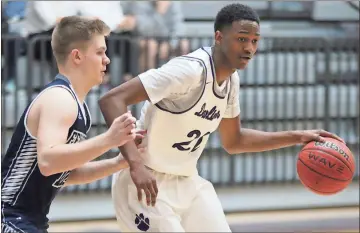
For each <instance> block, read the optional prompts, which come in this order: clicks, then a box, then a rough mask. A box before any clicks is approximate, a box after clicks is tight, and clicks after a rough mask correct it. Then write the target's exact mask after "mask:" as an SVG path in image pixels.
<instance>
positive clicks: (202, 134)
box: [142, 48, 231, 176]
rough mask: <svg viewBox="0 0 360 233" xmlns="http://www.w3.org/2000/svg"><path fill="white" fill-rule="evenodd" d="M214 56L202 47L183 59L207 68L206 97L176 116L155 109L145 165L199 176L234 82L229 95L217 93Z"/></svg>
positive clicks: (203, 92)
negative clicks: (198, 170) (212, 134)
mask: <svg viewBox="0 0 360 233" xmlns="http://www.w3.org/2000/svg"><path fill="white" fill-rule="evenodd" d="M210 53H211V49H210V48H201V49H198V50H196V51H194V52H192V53H190V54H188V55H186V56H181V57H180V59H189V60H192V61H196V62H199V63H200V64H201V65H202V66H203V67H204V72H203V74H204V75H206V78H205V79H204V80H205V82H204V84H203V88H202V95H201V96H200V98H199V99H198V100H197V101H196V102H195V104H194V105H193V106H189V107H188V108H187V109H186V110H184V111H182V112H176V113H175V112H171V111H169V110H167V109H164V108H162V107H161V106H160V105H158V104H156V105H155V106H156V107H153V109H152V111H153V112H152V114H151V115H152V117H151V120H150V121H149V122H148V124H147V126H146V129H147V137H146V139H145V141H146V142H145V143H146V144H147V151H146V152H145V154H144V155H143V156H142V157H143V159H144V162H145V165H146V166H148V167H149V168H151V169H153V170H155V171H158V172H162V173H167V174H174V175H181V176H191V175H194V174H197V161H198V159H199V157H200V155H201V153H202V152H203V150H204V147H205V145H206V142H207V140H208V138H209V136H210V134H211V133H212V132H214V131H215V130H216V129H217V128H218V126H219V123H220V121H221V119H222V117H223V115H224V113H225V110H226V107H227V101H228V95H229V91H230V83H231V82H230V81H228V82H227V86H226V90H227V91H226V93H227V94H226V95H225V96H219V95H218V94H216V93H215V90H214V88H215V86H214V85H215V83H214V82H216V80H215V69H214V66H213V62H212V60H211V57H210Z"/></svg>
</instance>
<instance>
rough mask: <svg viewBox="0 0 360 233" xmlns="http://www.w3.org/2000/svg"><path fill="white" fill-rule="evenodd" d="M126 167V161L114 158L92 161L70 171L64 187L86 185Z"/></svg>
mask: <svg viewBox="0 0 360 233" xmlns="http://www.w3.org/2000/svg"><path fill="white" fill-rule="evenodd" d="M127 167H128V163H127V162H126V160H124V159H121V158H120V156H116V157H114V158H111V159H104V160H100V161H92V162H88V163H86V164H84V165H83V166H82V167H79V168H76V169H74V170H73V171H71V173H70V175H69V178H68V179H67V180H66V183H65V185H64V186H69V185H78V184H88V183H91V182H93V181H96V180H100V179H102V178H105V177H107V176H110V175H112V174H114V173H115V172H117V171H120V170H122V169H124V168H127Z"/></svg>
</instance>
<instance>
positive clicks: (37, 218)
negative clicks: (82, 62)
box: [1, 74, 91, 228]
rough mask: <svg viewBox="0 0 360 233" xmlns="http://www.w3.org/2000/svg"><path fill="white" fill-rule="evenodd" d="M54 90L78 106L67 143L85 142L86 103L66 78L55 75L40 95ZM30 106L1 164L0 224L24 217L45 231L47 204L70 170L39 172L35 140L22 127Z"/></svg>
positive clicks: (48, 204)
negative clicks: (65, 92)
mask: <svg viewBox="0 0 360 233" xmlns="http://www.w3.org/2000/svg"><path fill="white" fill-rule="evenodd" d="M55 87H56V88H64V89H66V90H68V91H69V92H70V93H71V94H72V96H73V97H74V99H75V100H76V101H77V103H78V117H77V118H76V120H75V122H74V124H73V125H72V126H71V127H70V128H69V132H68V136H67V143H68V144H70V143H76V142H79V141H81V140H83V139H85V138H86V134H87V133H88V131H89V130H90V127H91V117H90V112H89V109H88V107H87V105H86V103H84V104H81V103H80V101H79V99H78V98H77V96H76V94H75V91H74V89H73V88H72V86H71V84H70V82H69V81H68V79H67V78H66V77H64V76H62V75H60V74H59V75H57V76H56V78H55V80H53V81H52V82H50V83H49V84H48V85H46V86H45V87H44V88H43V89H42V92H43V91H44V90H46V89H49V88H55ZM40 94H41V92H40V93H39V95H40ZM39 95H38V96H39ZM36 98H37V97H36ZM36 98H35V99H34V100H33V101H32V103H34V101H35V100H36ZM32 103H30V104H29V106H27V108H26V109H25V111H24V113H23V115H22V116H21V118H20V121H19V122H18V125H17V127H16V129H15V131H14V134H13V136H12V138H11V142H10V145H9V148H8V150H7V152H6V154H5V156H4V158H3V160H2V163H1V177H2V184H1V211H2V221H6V217H7V216H9V217H14V215H15V216H16V215H20V216H26V217H27V218H28V219H30V220H31V222H33V223H34V224H36V226H38V227H40V228H47V227H48V224H47V222H48V219H47V217H46V215H47V214H48V212H49V208H50V204H51V202H52V201H53V199H54V197H55V195H56V194H57V192H58V191H59V189H60V188H61V187H62V186H63V185H64V183H65V182H66V180H67V178H68V176H69V174H70V171H66V172H63V173H59V174H54V175H51V176H48V177H45V176H43V175H42V174H41V173H40V170H39V167H38V160H37V145H36V144H37V140H36V138H35V137H34V136H32V135H31V134H30V132H29V131H28V129H27V125H26V118H27V115H28V112H29V109H30V107H31V106H32Z"/></svg>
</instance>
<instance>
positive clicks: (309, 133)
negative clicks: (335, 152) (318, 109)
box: [295, 129, 346, 144]
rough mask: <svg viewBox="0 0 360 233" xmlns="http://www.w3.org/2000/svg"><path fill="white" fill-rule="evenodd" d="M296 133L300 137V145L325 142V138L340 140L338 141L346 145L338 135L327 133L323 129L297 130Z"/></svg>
mask: <svg viewBox="0 0 360 233" xmlns="http://www.w3.org/2000/svg"><path fill="white" fill-rule="evenodd" d="M295 132H296V133H297V134H298V135H299V140H300V143H302V144H306V143H309V142H311V141H318V142H325V139H324V138H325V137H326V138H334V139H335V140H338V141H340V142H342V143H344V144H346V143H345V141H344V140H343V139H342V138H340V137H339V136H337V135H336V134H333V133H330V132H327V131H325V130H322V129H317V130H297V131H295Z"/></svg>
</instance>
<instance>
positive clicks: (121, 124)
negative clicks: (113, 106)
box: [106, 112, 136, 147]
mask: <svg viewBox="0 0 360 233" xmlns="http://www.w3.org/2000/svg"><path fill="white" fill-rule="evenodd" d="M135 121H136V119H135V117H133V116H132V115H131V112H127V113H125V114H123V115H121V116H119V117H117V118H115V120H114V122H113V123H112V124H111V126H110V128H109V129H108V131H107V132H106V135H107V138H108V140H109V142H110V143H111V145H113V146H114V147H119V146H122V145H124V144H125V143H127V142H128V141H132V140H134V139H135V138H136V129H135Z"/></svg>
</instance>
